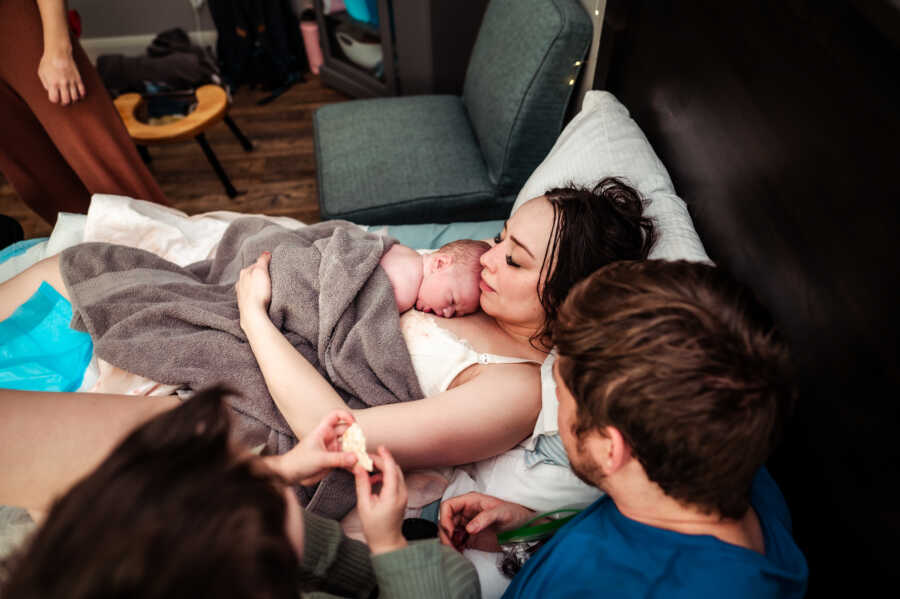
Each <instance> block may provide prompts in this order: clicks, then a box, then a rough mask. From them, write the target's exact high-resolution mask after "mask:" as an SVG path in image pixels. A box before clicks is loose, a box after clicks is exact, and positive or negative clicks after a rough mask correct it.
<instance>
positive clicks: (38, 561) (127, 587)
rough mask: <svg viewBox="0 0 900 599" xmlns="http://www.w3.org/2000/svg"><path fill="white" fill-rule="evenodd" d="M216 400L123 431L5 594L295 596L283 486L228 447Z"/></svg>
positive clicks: (51, 519)
mask: <svg viewBox="0 0 900 599" xmlns="http://www.w3.org/2000/svg"><path fill="white" fill-rule="evenodd" d="M223 393H224V392H223V391H222V390H220V389H213V390H209V391H205V392H203V393H200V394H198V395H197V396H196V397H195V398H193V399H191V400H190V401H188V402H186V403H184V404H183V405H181V406H180V407H178V408H176V409H175V410H171V411H169V412H167V413H165V414H162V415H160V416H158V417H156V418H154V419H153V420H151V421H149V422H148V423H146V424H145V425H143V426H141V427H139V428H137V429H136V430H134V431H133V432H132V433H131V434H129V435H128V437H127V438H126V439H125V440H124V441H123V442H122V443H121V444H120V445H119V446H118V447H116V449H115V450H114V451H113V453H112V454H111V455H110V456H109V457H108V458H107V459H106V460H105V461H104V462H103V463H102V464H100V466H99V467H98V468H97V469H96V470H95V471H94V472H93V473H92V474H90V475H89V476H88V477H86V478H85V479H84V480H82V481H81V482H79V483H78V484H77V485H75V486H74V487H73V488H72V489H71V491H69V492H68V493H66V495H64V496H63V497H62V498H61V499H59V500H58V501H57V502H56V503H55V504H54V505H53V507H52V508H51V510H50V512H49V513H48V515H47V519H46V521H45V522H44V524H43V525H42V526H41V527H40V529H38V531H37V532H36V535H35V537H34V538H33V539H32V540H31V541H30V543H29V546H28V548H27V550H26V551H25V552H24V553H23V554H21V556H20V558H16V557H14V558H12V560H13V563H12V564H11V566H12V576H11V578H10V580H9V583H8V585H7V586H6V588H5V589H4V592H3V593H2V595H3V596H4V597H6V598H7V599H13V598H19V597H42V598H53V597H60V598H62V597H65V598H67V599H81V598H88V597H146V598H151V597H159V598H163V597H175V596H183V597H259V598H275V597H296V596H297V586H296V580H297V577H296V575H295V572H296V570H297V567H298V559H297V553H296V552H295V550H294V547H293V546H292V544H291V541H290V539H289V537H288V534H287V533H286V522H285V520H286V507H287V506H286V501H285V495H284V491H283V489H284V484H283V483H282V482H281V481H280V479H279V478H278V477H277V476H275V475H274V474H271V473H269V472H268V471H267V470H266V468H265V467H264V466H263V465H262V464H261V462H260V460H258V459H254V458H253V457H252V456H245V457H243V458H242V457H241V456H239V455H238V453H237V451H236V450H235V448H233V447H232V446H231V444H230V442H229V416H228V413H227V409H226V407H225V405H224V402H223V401H222V396H223Z"/></svg>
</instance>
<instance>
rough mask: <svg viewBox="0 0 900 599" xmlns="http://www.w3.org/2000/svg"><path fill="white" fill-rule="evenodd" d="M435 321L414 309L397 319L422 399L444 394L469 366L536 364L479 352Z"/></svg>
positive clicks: (527, 360) (526, 360) (521, 359)
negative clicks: (420, 389)
mask: <svg viewBox="0 0 900 599" xmlns="http://www.w3.org/2000/svg"><path fill="white" fill-rule="evenodd" d="M435 320H437V319H435V318H432V317H431V316H429V315H427V314H425V313H424V312H419V311H418V310H407V311H406V312H405V313H404V314H403V315H402V316H400V331H401V332H402V333H403V339H405V340H406V347H407V349H408V350H409V356H410V357H411V358H412V364H413V368H414V369H415V371H416V376H417V377H418V379H419V386H420V387H421V388H422V392H423V393H424V394H425V397H431V396H432V395H437V394H438V393H441V392H442V391H446V390H447V387H449V386H450V383H452V382H453V379H455V378H456V375H458V374H459V373H460V372H462V371H463V370H465V369H466V368H468V367H469V366H471V365H472V364H519V363H522V362H532V363H534V364H540V362H538V361H536V360H529V359H527V358H510V357H507V356H498V355H495V354H484V353H479V352H477V351H475V349H474V348H473V347H472V346H471V345H469V343H468V341H466V340H465V339H460V338H459V337H457V336H456V334H455V333H453V332H451V331H448V330H447V329H445V328H443V327H441V326H440V325H438V324H437V322H435Z"/></svg>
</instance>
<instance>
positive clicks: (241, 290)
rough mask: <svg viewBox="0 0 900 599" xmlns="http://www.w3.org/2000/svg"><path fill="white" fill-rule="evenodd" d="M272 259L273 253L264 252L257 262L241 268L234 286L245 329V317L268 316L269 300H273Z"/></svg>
mask: <svg viewBox="0 0 900 599" xmlns="http://www.w3.org/2000/svg"><path fill="white" fill-rule="evenodd" d="M271 261H272V254H271V253H269V252H263V253H262V254H261V255H260V257H259V258H257V259H256V262H254V263H253V264H251V265H250V266H248V267H246V268H244V269H242V270H241V274H240V277H239V278H238V281H237V283H236V284H235V286H234V289H235V292H236V293H237V302H238V311H239V312H240V315H241V328H243V329H246V324H247V323H246V322H245V319H247V318H248V317H252V316H254V315H259V314H260V313H264V314H266V315H267V317H268V310H269V302H271V301H272V279H271V278H270V277H269V263H270V262H271Z"/></svg>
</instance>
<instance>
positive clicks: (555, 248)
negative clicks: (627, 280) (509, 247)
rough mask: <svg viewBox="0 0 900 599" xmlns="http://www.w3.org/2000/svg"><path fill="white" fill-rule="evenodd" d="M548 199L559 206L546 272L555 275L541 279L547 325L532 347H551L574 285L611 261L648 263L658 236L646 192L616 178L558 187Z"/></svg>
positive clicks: (540, 291) (547, 251)
mask: <svg viewBox="0 0 900 599" xmlns="http://www.w3.org/2000/svg"><path fill="white" fill-rule="evenodd" d="M545 196H546V197H547V200H549V202H550V205H551V206H552V207H553V227H552V229H551V233H550V238H549V239H548V240H547V249H546V253H545V257H544V263H543V264H542V265H541V271H542V272H549V275H548V276H547V279H546V281H544V282H543V284H542V283H541V281H540V279H539V280H538V286H537V294H538V298H539V299H540V301H541V305H542V306H543V307H544V325H543V327H542V328H541V330H540V331H538V332H537V333H536V334H535V335H534V336H533V337H532V338H531V343H532V345H535V346H536V347H538V346H540V345H543V346H544V347H546V348H549V347H551V343H550V330H551V327H552V325H553V321H555V320H556V314H557V311H558V310H559V306H560V305H561V304H562V303H563V300H565V299H566V296H567V295H568V293H569V290H570V289H571V288H572V286H573V285H575V284H576V283H578V282H579V281H581V280H582V279H584V278H585V277H587V276H588V275H589V274H591V273H592V272H594V271H595V270H597V269H598V268H600V267H603V266H606V265H607V264H609V263H610V262H616V261H619V260H643V259H644V258H646V257H647V255H648V254H649V253H650V248H651V247H653V243H654V241H655V240H656V233H655V230H654V228H653V221H652V220H650V219H649V218H648V217H646V216H644V215H643V213H644V202H643V200H642V199H641V196H640V194H639V193H638V192H637V191H636V190H635V189H633V188H631V187H629V186H628V185H627V184H625V183H624V182H623V181H621V180H619V179H616V178H615V177H607V178H605V179H601V180H600V181H599V182H598V183H597V184H596V185H595V186H594V187H593V188H586V187H579V186H576V185H574V184H570V185H569V186H568V187H556V188H553V189H550V190H548V191H547V193H546V194H545Z"/></svg>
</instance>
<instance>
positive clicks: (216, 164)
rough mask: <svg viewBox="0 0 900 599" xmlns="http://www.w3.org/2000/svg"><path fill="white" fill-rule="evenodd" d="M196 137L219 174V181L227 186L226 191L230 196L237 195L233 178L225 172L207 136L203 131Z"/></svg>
mask: <svg viewBox="0 0 900 599" xmlns="http://www.w3.org/2000/svg"><path fill="white" fill-rule="evenodd" d="M194 139H196V140H197V143H198V144H200V147H201V148H202V149H203V153H204V154H206V159H207V160H209V163H210V164H211V165H212V167H213V170H214V171H216V174H217V175H219V181H221V182H222V185H224V186H225V193H227V194H228V197H229V198H233V197H235V196H236V195H237V194H238V192H237V190H236V189H235V188H234V186H233V185H232V184H231V179H229V178H228V174H227V173H226V172H225V169H223V168H222V165H221V164H220V163H219V159H218V158H217V157H216V153H215V152H213V150H212V148H211V147H209V143H208V142H207V141H206V136H205V135H203V134H202V133H201V134H199V135H198V136H197V137H195V138H194Z"/></svg>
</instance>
